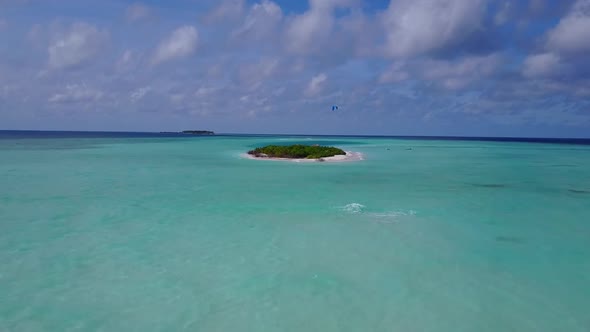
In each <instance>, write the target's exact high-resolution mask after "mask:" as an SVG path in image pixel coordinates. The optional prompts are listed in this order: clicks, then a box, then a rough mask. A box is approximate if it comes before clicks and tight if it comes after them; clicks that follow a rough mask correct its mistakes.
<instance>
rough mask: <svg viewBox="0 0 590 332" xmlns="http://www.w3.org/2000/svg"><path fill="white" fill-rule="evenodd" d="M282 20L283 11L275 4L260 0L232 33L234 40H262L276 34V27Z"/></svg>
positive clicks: (267, 0)
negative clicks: (248, 38)
mask: <svg viewBox="0 0 590 332" xmlns="http://www.w3.org/2000/svg"><path fill="white" fill-rule="evenodd" d="M282 19H283V11H282V10H281V7H279V5H277V4H276V3H274V2H272V1H269V0H262V2H260V3H255V4H254V5H252V7H251V8H250V10H249V12H248V15H247V16H246V18H245V20H244V23H243V24H242V25H241V26H240V27H239V28H238V29H236V30H234V32H233V33H232V35H233V37H234V38H243V37H244V36H252V37H253V38H254V39H264V38H267V37H268V36H270V35H272V34H275V33H276V27H277V25H278V24H279V23H280V22H281V20H282Z"/></svg>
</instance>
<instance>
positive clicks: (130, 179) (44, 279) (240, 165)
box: [0, 137, 590, 331]
mask: <svg viewBox="0 0 590 332" xmlns="http://www.w3.org/2000/svg"><path fill="white" fill-rule="evenodd" d="M292 142H307V143H316V142H318V143H322V144H331V145H337V146H340V147H343V148H345V149H347V150H352V151H359V152H362V153H363V154H364V155H365V160H364V161H361V162H350V163H330V164H328V163H311V164H296V163H290V162H269V161H259V160H248V159H243V158H241V157H240V154H241V153H243V152H245V151H247V150H248V149H251V148H252V147H255V146H259V145H263V144H267V143H292ZM408 147H411V148H412V149H411V150H408V149H407V148H408ZM388 149H389V150H388ZM0 187H1V190H0V229H1V232H0V331H76V330H79V331H98V330H101V331H181V330H187V331H589V330H590V315H588V307H590V298H589V297H588V294H590V217H589V216H590V146H581V145H557V144H531V143H500V142H475V141H469V142H467V141H427V140H419V141H412V140H395V139H375V138H374V139H369V138H343V137H339V138H326V137H322V138H313V137H310V138H301V137H298V138H287V137H203V138H99V137H97V138H81V139H71V138H70V139H60V138H52V139H3V140H0Z"/></svg>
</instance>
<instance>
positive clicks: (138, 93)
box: [129, 86, 152, 103]
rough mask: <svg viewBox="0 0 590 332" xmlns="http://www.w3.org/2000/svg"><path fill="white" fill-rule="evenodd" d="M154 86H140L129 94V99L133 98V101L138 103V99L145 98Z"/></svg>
mask: <svg viewBox="0 0 590 332" xmlns="http://www.w3.org/2000/svg"><path fill="white" fill-rule="evenodd" d="M151 89H152V88H151V87H149V86H146V87H142V88H138V89H136V90H135V91H133V92H131V95H130V96H129V99H131V102H132V103H136V102H138V101H140V100H141V99H143V97H144V96H145V95H146V94H147V93H148V92H150V90H151Z"/></svg>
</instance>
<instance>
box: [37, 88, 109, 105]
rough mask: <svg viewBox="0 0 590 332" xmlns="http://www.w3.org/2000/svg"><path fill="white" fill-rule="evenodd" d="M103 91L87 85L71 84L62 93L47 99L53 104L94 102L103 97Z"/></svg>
mask: <svg viewBox="0 0 590 332" xmlns="http://www.w3.org/2000/svg"><path fill="white" fill-rule="evenodd" d="M102 96H103V93H102V91H99V90H96V89H91V88H88V87H86V86H85V85H78V84H71V85H68V86H66V88H65V90H64V91H63V92H61V93H56V94H54V95H53V96H51V97H50V98H49V99H48V100H47V101H48V102H50V103H53V104H67V103H84V102H94V101H98V100H100V99H101V98H102Z"/></svg>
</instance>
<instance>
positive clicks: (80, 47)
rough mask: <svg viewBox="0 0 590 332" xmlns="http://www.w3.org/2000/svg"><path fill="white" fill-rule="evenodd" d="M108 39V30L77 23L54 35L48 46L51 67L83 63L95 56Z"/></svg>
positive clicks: (57, 67) (61, 67)
mask: <svg viewBox="0 0 590 332" xmlns="http://www.w3.org/2000/svg"><path fill="white" fill-rule="evenodd" d="M107 40H108V33H107V32H105V31H99V30H98V29H97V28H96V27H95V26H93V25H90V24H87V23H75V24H73V25H72V26H71V27H70V28H69V29H68V30H67V31H65V32H62V33H58V34H56V35H54V36H53V41H52V42H51V44H50V45H49V47H48V52H49V67H50V68H52V69H66V68H72V67H76V66H78V65H81V64H83V63H84V62H86V61H88V60H90V59H91V58H92V57H94V56H95V55H96V53H98V52H99V51H100V50H101V48H102V47H103V46H104V44H105V43H106V41H107Z"/></svg>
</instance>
